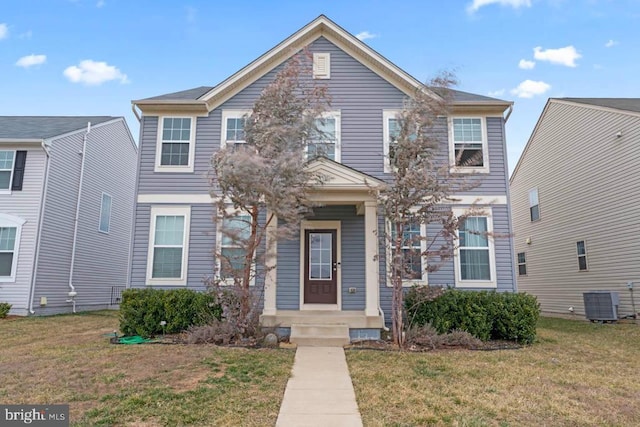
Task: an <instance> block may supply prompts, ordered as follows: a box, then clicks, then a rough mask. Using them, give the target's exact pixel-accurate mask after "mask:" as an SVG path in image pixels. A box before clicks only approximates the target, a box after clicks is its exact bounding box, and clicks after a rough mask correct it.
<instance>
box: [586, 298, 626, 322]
mask: <svg viewBox="0 0 640 427" xmlns="http://www.w3.org/2000/svg"><path fill="white" fill-rule="evenodd" d="M582 296H583V298H584V313H585V316H586V318H587V319H589V320H591V321H592V322H593V321H596V320H598V321H615V320H618V306H619V305H620V297H619V295H618V292H613V291H591V292H584V293H583V294H582Z"/></svg>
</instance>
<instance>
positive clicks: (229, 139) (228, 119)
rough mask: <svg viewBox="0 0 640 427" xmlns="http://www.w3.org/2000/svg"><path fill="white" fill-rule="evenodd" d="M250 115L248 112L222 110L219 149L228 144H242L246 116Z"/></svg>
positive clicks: (243, 141)
mask: <svg viewBox="0 0 640 427" xmlns="http://www.w3.org/2000/svg"><path fill="white" fill-rule="evenodd" d="M249 114H251V111H249V110H224V111H222V132H221V133H222V140H221V143H220V146H221V147H226V146H227V145H228V144H233V145H234V146H236V145H237V144H244V143H245V142H246V141H245V138H244V124H245V122H246V121H247V116H248V115H249Z"/></svg>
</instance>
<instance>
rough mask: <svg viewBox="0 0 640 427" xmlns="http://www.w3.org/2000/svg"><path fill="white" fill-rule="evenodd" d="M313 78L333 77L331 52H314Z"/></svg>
mask: <svg viewBox="0 0 640 427" xmlns="http://www.w3.org/2000/svg"><path fill="white" fill-rule="evenodd" d="M313 78H314V79H329V78H331V54H330V53H314V54H313Z"/></svg>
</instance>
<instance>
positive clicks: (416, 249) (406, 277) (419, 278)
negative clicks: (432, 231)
mask: <svg viewBox="0 0 640 427" xmlns="http://www.w3.org/2000/svg"><path fill="white" fill-rule="evenodd" d="M387 226H388V227H389V236H390V237H391V238H390V241H389V251H388V252H387V256H388V257H389V258H388V260H389V261H388V263H387V264H388V269H389V280H388V285H389V286H392V282H391V277H392V274H393V262H394V260H395V259H396V236H397V230H396V226H395V224H394V223H392V222H388V223H387ZM424 235H425V227H424V226H423V225H420V224H418V223H409V224H405V225H404V226H403V227H402V239H401V243H400V251H401V252H402V253H401V258H400V259H401V260H402V269H401V275H402V282H403V286H411V285H414V284H426V278H427V276H426V272H425V271H426V259H425V257H423V252H424V250H425V241H424V238H423V236H424Z"/></svg>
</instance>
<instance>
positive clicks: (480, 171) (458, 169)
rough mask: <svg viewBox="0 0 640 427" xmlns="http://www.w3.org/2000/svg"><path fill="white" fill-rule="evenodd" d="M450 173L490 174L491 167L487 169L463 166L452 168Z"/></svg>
mask: <svg viewBox="0 0 640 427" xmlns="http://www.w3.org/2000/svg"><path fill="white" fill-rule="evenodd" d="M449 172H451V173H460V174H467V173H468V174H473V173H477V174H489V173H490V170H489V166H486V167H461V166H451V168H450V170H449Z"/></svg>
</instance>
